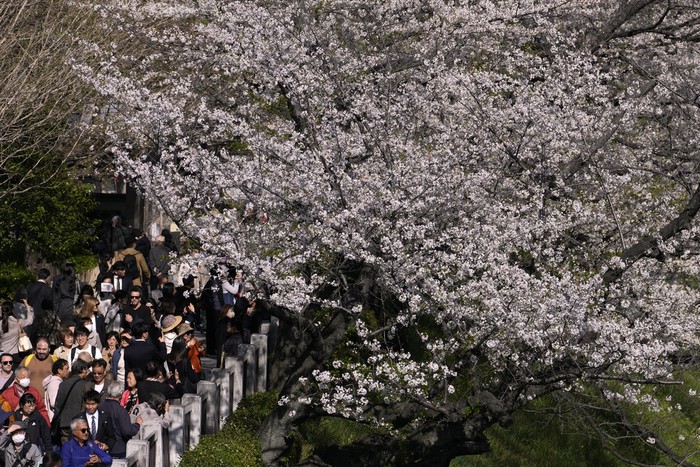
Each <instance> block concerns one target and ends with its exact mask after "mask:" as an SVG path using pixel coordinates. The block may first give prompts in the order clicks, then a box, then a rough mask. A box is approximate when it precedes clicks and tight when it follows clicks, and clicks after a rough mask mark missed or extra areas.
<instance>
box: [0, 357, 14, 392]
mask: <svg viewBox="0 0 700 467" xmlns="http://www.w3.org/2000/svg"><path fill="white" fill-rule="evenodd" d="M0 363H1V364H0V392H2V391H4V390H5V389H7V388H9V387H10V385H11V384H12V383H13V382H14V380H15V372H14V371H12V354H9V353H4V354H2V356H0Z"/></svg>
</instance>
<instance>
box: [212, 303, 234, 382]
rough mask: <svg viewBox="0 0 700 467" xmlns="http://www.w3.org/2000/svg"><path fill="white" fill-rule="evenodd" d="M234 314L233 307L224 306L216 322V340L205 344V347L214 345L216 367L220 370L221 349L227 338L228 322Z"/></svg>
mask: <svg viewBox="0 0 700 467" xmlns="http://www.w3.org/2000/svg"><path fill="white" fill-rule="evenodd" d="M234 316H235V312H234V310H233V305H224V306H223V307H222V308H221V311H219V316H218V319H217V321H216V334H215V337H216V340H215V341H214V342H211V343H210V342H207V347H209V346H210V345H214V354H215V355H216V365H217V367H219V368H221V361H222V358H221V353H222V350H221V348H222V347H223V346H224V342H226V337H227V327H228V322H229V320H231V319H233V318H234Z"/></svg>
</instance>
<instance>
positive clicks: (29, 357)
mask: <svg viewBox="0 0 700 467" xmlns="http://www.w3.org/2000/svg"><path fill="white" fill-rule="evenodd" d="M34 355H36V354H33V353H30V354H29V355H27V358H25V359H24V366H27V365H29V362H31V361H32V358H34ZM49 357H51V360H52V361H53V362H54V363H56V360H58V357H57V356H55V355H49ZM93 357H94V355H93Z"/></svg>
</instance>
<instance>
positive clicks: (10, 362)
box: [2, 361, 12, 365]
mask: <svg viewBox="0 0 700 467" xmlns="http://www.w3.org/2000/svg"><path fill="white" fill-rule="evenodd" d="M2 364H3V365H12V361H9V362H2Z"/></svg>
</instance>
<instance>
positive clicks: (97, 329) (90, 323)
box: [78, 297, 107, 350]
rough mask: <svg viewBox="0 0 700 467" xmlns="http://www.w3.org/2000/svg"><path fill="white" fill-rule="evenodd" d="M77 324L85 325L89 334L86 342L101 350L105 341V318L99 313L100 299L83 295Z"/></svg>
mask: <svg viewBox="0 0 700 467" xmlns="http://www.w3.org/2000/svg"><path fill="white" fill-rule="evenodd" d="M78 325H79V326H85V327H86V328H87V329H88V331H90V334H89V335H88V344H90V345H92V346H93V347H97V348H98V349H100V350H102V348H103V347H104V346H105V343H106V341H107V336H106V334H107V329H106V326H105V318H104V316H102V315H101V314H100V301H99V300H98V299H96V298H95V297H85V304H84V305H83V309H82V310H81V311H80V314H79V315H78Z"/></svg>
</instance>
